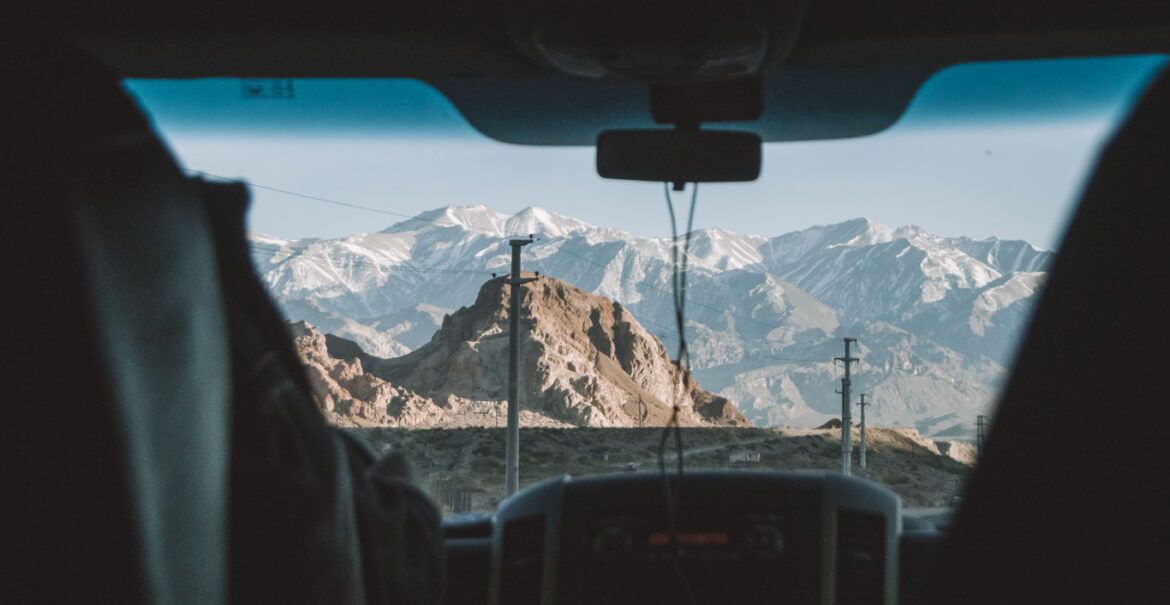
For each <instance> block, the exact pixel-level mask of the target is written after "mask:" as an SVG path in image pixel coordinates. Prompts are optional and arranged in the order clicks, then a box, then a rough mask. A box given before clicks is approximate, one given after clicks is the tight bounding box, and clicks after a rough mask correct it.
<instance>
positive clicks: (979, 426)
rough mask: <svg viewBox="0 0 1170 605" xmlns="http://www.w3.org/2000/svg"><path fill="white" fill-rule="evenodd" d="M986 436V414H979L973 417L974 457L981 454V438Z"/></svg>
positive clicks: (979, 456)
mask: <svg viewBox="0 0 1170 605" xmlns="http://www.w3.org/2000/svg"><path fill="white" fill-rule="evenodd" d="M986 436H987V416H984V415H983V414H980V415H978V416H976V417H975V459H976V460H978V459H979V458H981V457H982V456H983V439H984V437H986Z"/></svg>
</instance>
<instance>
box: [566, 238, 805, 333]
mask: <svg viewBox="0 0 1170 605" xmlns="http://www.w3.org/2000/svg"><path fill="white" fill-rule="evenodd" d="M557 252H564V253H565V254H568V255H569V256H574V257H577V258H579V259H581V260H583V261H585V262H587V263H589V264H591V265H594V266H596V267H600V268H602V269H605V268H606V266H605V265H603V264H601V263H599V262H596V261H594V260H592V259H590V258H586V257H584V256H581V255H580V254H577V253H575V252H573V251H572V250H566V249H565V246H564V245H561V247H560V248H557ZM642 283H643V284H644V285H645V286H646V287H648V288H650V289H651V290H655V291H657V292H659V293H661V294H666V295H668V296H673V293H672V292H670V291H668V290H666V289H664V288H659V287H658V286H656V285H654V284H652V283H649V282H642ZM687 302H688V303H690V304H692V305H697V306H700V307H703V308H705V309H709V310H712V311H717V312H726V311H727V309H725V308H720V307H716V306H714V305H708V304H705V303H701V302H699V301H696V300H688V301H687ZM731 316H732V317H735V318H737V319H742V320H744V321H750V322H753V323H756V324H759V325H761V326H764V327H766V328H771V329H773V330H778V329H781V328H783V326H781V325H777V324H772V323H768V322H766V321H761V320H759V319H756V318H754V317H748V316H746V315H739V314H737V313H732V314H731Z"/></svg>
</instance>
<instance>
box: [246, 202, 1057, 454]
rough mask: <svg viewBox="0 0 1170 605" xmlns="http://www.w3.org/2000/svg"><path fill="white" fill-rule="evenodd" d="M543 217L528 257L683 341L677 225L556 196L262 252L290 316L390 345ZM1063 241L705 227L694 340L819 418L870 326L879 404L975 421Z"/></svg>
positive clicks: (472, 293) (761, 397)
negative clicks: (625, 216)
mask: <svg viewBox="0 0 1170 605" xmlns="http://www.w3.org/2000/svg"><path fill="white" fill-rule="evenodd" d="M529 234H534V235H535V236H536V237H537V238H538V241H537V242H535V243H534V244H532V245H530V246H528V247H526V248H524V269H525V270H526V271H538V272H540V273H543V274H546V275H552V276H555V277H558V278H560V279H563V280H565V281H567V282H569V283H570V284H573V285H574V286H576V287H578V288H581V289H583V290H585V291H587V292H592V293H594V294H598V295H601V296H605V297H608V298H611V299H613V300H615V301H618V302H620V303H621V304H622V305H623V306H624V307H625V308H627V309H628V310H629V311H630V312H631V313H633V314H634V316H635V317H637V319H638V320H639V322H640V323H642V325H644V326H645V327H646V328H647V329H648V330H650V331H652V332H653V333H655V334H656V335H657V336H658V337H659V338H661V339H662V340H663V342H664V343H665V344H666V346H667V349H668V350H669V351H672V352H673V351H674V347H675V346H676V337H675V330H674V323H673V322H674V320H673V315H672V312H671V303H670V287H671V279H670V277H671V274H670V241H669V238H644V237H637V236H634V235H632V234H630V233H628V232H625V231H622V230H618V229H605V228H598V227H594V226H591V225H589V224H587V223H584V222H582V221H579V220H577V219H573V218H569V217H565V216H561V215H558V214H556V213H553V212H550V211H548V210H545V209H541V208H526V209H524V210H522V211H520V212H519V213H517V214H515V215H507V214H503V213H499V212H496V211H494V210H492V209H490V208H486V207H484V206H458V207H446V208H440V209H436V210H432V211H428V212H425V213H423V214H420V215H418V216H417V217H415V218H412V219H407V220H404V221H402V222H399V223H397V224H395V225H392V226H390V227H389V228H387V229H385V230H383V231H381V232H378V233H368V234H360V235H353V236H349V237H345V238H341V239H333V240H321V239H300V240H291V241H290V240H282V239H279V238H274V237H268V236H263V235H253V237H252V244H253V251H254V254H255V260H256V264H257V268H258V269H259V271H260V273H261V274H262V276H263V278H264V280H265V281H266V282H267V284H268V286H269V287H270V289H271V290H272V292H273V294H274V296H275V297H276V299H277V301H278V302H279V304H280V305H281V306H282V307H283V309H284V311H285V313H286V314H287V315H288V318H289V319H291V320H306V321H309V322H311V323H312V324H314V325H316V326H317V327H318V328H320V329H321V330H322V331H324V332H330V333H334V334H337V335H339V336H341V337H344V338H348V339H350V340H353V341H355V342H357V343H358V344H360V345H361V346H362V347H363V348H364V349H365V350H366V351H368V352H369V353H370V354H372V355H375V356H379V357H396V356H400V355H404V354H406V353H408V352H410V351H412V350H415V349H417V348H418V347H420V346H421V345H423V344H425V343H426V342H428V341H429V340H430V338H431V335H432V334H433V333H434V332H435V330H436V329H437V328H438V326H439V325H440V324H441V322H442V319H443V316H444V315H445V314H447V313H450V312H452V311H453V310H455V309H458V308H460V307H463V306H466V305H470V304H471V303H472V302H473V301H474V300H475V299H476V294H477V293H478V292H479V290H480V287H481V286H482V285H483V283H484V282H485V281H486V280H488V279H490V278H491V274H492V273H497V274H503V273H507V272H508V270H509V264H510V248H509V247H508V242H507V240H508V238H509V237H517V236H527V235H529ZM1052 258H1053V254H1052V253H1051V252H1048V251H1044V250H1040V249H1037V248H1036V247H1034V246H1032V245H1030V244H1028V243H1027V242H1022V241H1006V240H998V239H988V240H972V239H968V238H948V237H941V236H937V235H933V234H930V233H928V232H926V231H924V230H922V229H920V228H918V227H913V226H911V227H901V228H897V229H891V228H888V227H885V226H882V225H878V224H876V223H873V222H871V221H869V220H866V219H856V220H851V221H847V222H843V223H839V224H835V225H824V226H816V227H811V228H809V229H805V230H802V231H797V232H794V233H788V234H783V235H779V236H775V237H764V236H758V235H742V234H736V233H731V232H728V231H725V230H722V229H709V230H700V231H696V232H695V233H694V234H692V243H691V254H690V257H689V269H690V272H689V276H688V291H687V301H688V302H687V320H688V328H687V329H688V338H689V347H690V350H691V352H692V360H693V367H694V368H695V370H696V375H697V377H698V378H699V380H700V381H701V383H702V384H703V385H704V387H705V388H707V389H709V390H711V391H714V392H717V393H718V394H720V395H722V396H725V397H727V398H729V399H731V400H732V401H733V402H736V403H737V404H738V405H739V407H740V408H741V409H742V410H743V412H744V414H745V415H747V417H748V418H749V419H751V420H752V421H753V422H755V423H756V424H757V425H785V424H795V425H807V424H812V423H817V424H819V423H821V422H823V421H824V420H825V419H826V418H827V417H829V416H830V415H836V414H839V413H840V396H839V395H836V394H835V393H834V388H835V386H836V385H837V384H838V383H836V382H834V381H835V379H836V378H838V377H839V375H838V373H839V371H840V370H839V368H836V367H835V366H834V364H833V362H832V358H833V357H834V356H839V355H841V338H842V337H844V336H851V337H854V338H857V339H858V340H859V342H860V348H861V355H860V356H861V357H862V359H863V361H862V363H861V366H860V368H857V369H858V370H859V373H858V374H857V375H856V379H855V380H854V384H855V385H856V390H857V391H858V392H863V391H864V392H869V393H871V394H872V395H873V400H874V405H873V407H871V408H870V410H869V411H868V414H869V417H870V418H872V419H873V421H874V422H875V423H880V424H912V425H915V426H917V427H918V428H920V429H922V430H924V432H927V433H935V432H940V431H952V432H955V431H958V432H963V431H964V430H966V429H967V428H969V426H970V423H971V420H972V419H973V418H974V416H975V415H977V414H979V413H984V412H985V411H986V410H987V408H988V406H989V405H990V404H991V403H992V401H993V398H994V396H995V393H996V392H997V389H998V387H999V384H1000V383H1001V382H1002V380H1003V378H1004V374H1005V370H1004V366H1005V364H1007V363H1010V359H1011V356H1012V354H1013V351H1014V347H1015V345H1016V342H1017V340H1018V338H1019V337H1020V335H1021V330H1022V328H1023V326H1024V325H1026V322H1027V319H1028V317H1029V314H1030V311H1031V308H1032V304H1033V302H1034V301H1035V299H1036V295H1037V293H1038V291H1039V288H1040V287H1041V285H1042V283H1043V278H1044V275H1045V273H1044V272H1045V271H1046V270H1047V267H1048V265H1049V263H1050V262H1051V260H1052Z"/></svg>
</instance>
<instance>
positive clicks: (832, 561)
mask: <svg viewBox="0 0 1170 605" xmlns="http://www.w3.org/2000/svg"><path fill="white" fill-rule="evenodd" d="M667 489H671V490H675V496H674V502H673V506H674V510H675V514H674V515H669V514H667V510H668V506H667V501H666V498H667V496H666V494H667V491H666V490H667ZM899 532H900V517H899V501H898V498H897V496H896V495H895V494H894V493H893V492H891V491H889V490H888V489H886V488H885V487H882V486H880V485H877V484H874V483H871V482H869V481H866V480H863V479H857V478H851V477H844V476H842V475H838V474H833V473H804V472H791V473H782V472H769V473H760V472H750V473H746V472H745V473H741V472H727V471H722V472H694V473H687V474H685V475H684V476H683V478H682V479H681V480H679V479H678V478H677V477H675V476H673V475H671V476H670V477H669V487H668V486H667V485H666V484H665V482H664V479H663V477H662V476H661V475H659V474H658V473H631V474H623V475H608V476H596V477H585V478H570V477H559V478H555V479H550V480H548V481H545V482H543V483H540V484H537V485H534V486H532V487H530V488H528V489H526V490H523V491H521V492H519V493H517V494H516V495H514V496H513V497H512V498H509V499H508V500H506V501H504V502H503V503H502V504H501V505H500V508H499V511H498V513H497V517H496V524H495V526H494V530H493V536H492V577H491V594H492V602H493V603H496V604H498V605H503V604H505V603H509V604H511V603H521V604H529V603H530V604H538V603H539V604H546V605H551V604H554V603H556V604H578V603H579V604H584V603H591V604H593V603H596V604H613V605H625V604H634V603H639V604H641V603H658V602H668V601H673V602H682V603H688V602H695V603H737V604H743V605H751V604H754V603H826V604H827V603H878V604H881V603H894V601H895V595H896V594H897V586H896V582H897V557H898V549H897V544H898V542H897V540H898V534H899Z"/></svg>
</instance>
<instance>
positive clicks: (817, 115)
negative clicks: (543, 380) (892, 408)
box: [0, 0, 1170, 605]
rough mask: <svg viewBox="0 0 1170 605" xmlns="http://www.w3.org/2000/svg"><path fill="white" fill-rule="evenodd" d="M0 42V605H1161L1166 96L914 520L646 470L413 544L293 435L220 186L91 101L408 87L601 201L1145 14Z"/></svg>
mask: <svg viewBox="0 0 1170 605" xmlns="http://www.w3.org/2000/svg"><path fill="white" fill-rule="evenodd" d="M0 14H2V15H3V19H2V20H0V28H2V29H3V32H4V53H3V57H2V58H0V65H2V66H3V67H2V68H0V74H2V79H3V82H4V83H5V86H4V89H3V91H2V92H0V120H3V121H4V123H5V128H4V129H3V132H4V133H5V136H4V139H3V140H4V142H3V145H4V146H5V148H6V153H5V156H4V157H6V158H7V161H6V162H4V166H3V168H2V170H3V173H4V182H5V184H6V187H5V194H4V201H3V211H2V215H0V216H2V219H0V251H2V253H0V264H2V266H3V267H4V269H3V273H2V276H3V282H4V292H5V296H4V298H5V305H4V306H5V308H6V312H5V313H4V314H3V319H2V320H0V326H2V327H0V337H2V338H3V339H4V348H5V353H4V355H3V356H2V358H3V361H2V362H0V374H2V376H3V380H2V387H0V388H2V392H3V398H4V400H5V401H6V402H7V406H6V409H7V413H6V417H5V421H4V422H3V426H4V429H3V438H2V439H0V441H2V442H3V446H2V447H3V454H4V471H3V477H4V484H5V486H6V487H7V489H6V490H5V491H6V494H7V495H6V496H5V497H4V506H3V507H2V510H3V511H5V513H6V514H5V519H4V521H3V533H2V534H0V544H3V546H2V547H0V548H2V549H3V552H4V556H3V561H4V564H3V566H0V569H2V571H0V595H3V596H0V600H2V601H4V602H10V603H67V602H99V603H221V602H228V601H231V602H239V603H301V602H304V603H310V602H311V603H374V602H377V603H384V602H385V603H390V602H412V603H413V602H419V603H423V602H426V603H437V602H443V603H449V604H452V605H462V604H468V605H470V604H486V603H493V604H500V605H503V604H506V603H517V604H520V603H544V604H553V603H559V604H573V603H666V602H679V603H841V604H845V603H885V604H893V603H903V604H917V603H939V604H942V603H1037V602H1054V603H1058V602H1059V603H1104V602H1111V603H1112V602H1132V603H1155V602H1165V600H1166V599H1167V598H1170V583H1168V582H1167V581H1166V579H1165V571H1164V568H1165V565H1164V564H1165V562H1166V560H1167V556H1166V549H1167V548H1168V547H1170V532H1168V531H1167V529H1166V523H1165V521H1164V520H1161V521H1160V519H1162V518H1163V517H1164V516H1165V513H1166V510H1167V505H1168V504H1170V489H1168V484H1170V473H1167V472H1166V470H1167V469H1166V467H1167V465H1166V463H1165V458H1164V457H1163V456H1161V455H1160V452H1161V450H1163V449H1164V448H1162V447H1161V441H1162V440H1163V435H1162V430H1163V428H1164V427H1165V426H1167V425H1168V424H1170V412H1168V411H1167V410H1168V409H1170V406H1167V405H1165V404H1164V403H1162V402H1161V401H1160V400H1159V398H1160V391H1161V389H1160V385H1159V384H1158V383H1156V382H1154V381H1153V380H1152V378H1153V377H1155V376H1157V375H1158V374H1159V373H1160V372H1159V370H1157V368H1158V367H1161V366H1162V365H1163V360H1162V357H1161V355H1160V353H1158V351H1159V350H1160V349H1161V347H1162V346H1164V343H1165V342H1167V341H1168V340H1170V325H1168V323H1167V321H1166V318H1167V310H1168V309H1170V271H1168V270H1167V267H1170V246H1168V245H1167V242H1166V234H1167V233H1170V210H1168V208H1167V205H1168V204H1170V154H1168V153H1167V145H1168V142H1170V75H1168V74H1167V73H1166V72H1163V73H1162V74H1160V75H1158V76H1156V77H1155V78H1154V79H1153V80H1152V81H1151V83H1150V84H1149V85H1148V86H1147V87H1146V89H1145V90H1144V92H1142V94H1141V95H1140V98H1139V99H1138V100H1137V102H1136V103H1135V105H1134V106H1133V108H1132V110H1131V111H1130V113H1129V115H1128V116H1127V117H1126V118H1125V119H1124V121H1123V122H1122V125H1121V127H1120V128H1119V129H1118V130H1117V131H1116V133H1115V134H1114V135H1113V136H1112V138H1111V139H1110V141H1109V142H1108V143H1107V145H1106V146H1105V147H1104V149H1103V151H1102V152H1101V154H1100V155H1099V157H1098V158H1097V160H1096V162H1095V165H1094V166H1093V168H1092V169H1091V170H1090V172H1089V174H1088V175H1087V178H1086V181H1085V185H1084V187H1083V190H1082V193H1081V195H1080V198H1079V202H1078V203H1077V206H1076V210H1075V212H1074V215H1073V218H1072V220H1071V221H1070V222H1069V224H1068V226H1067V230H1066V232H1065V234H1064V236H1063V239H1062V243H1061V244H1060V246H1059V254H1058V255H1057V260H1056V261H1055V263H1054V266H1053V268H1052V270H1051V273H1050V275H1049V277H1048V280H1047V283H1046V285H1045V288H1044V292H1043V296H1042V298H1041V300H1040V302H1039V304H1038V306H1037V308H1036V311H1035V314H1034V317H1033V320H1032V323H1031V325H1030V326H1029V328H1028V329H1027V332H1026V336H1025V337H1024V340H1023V344H1022V345H1021V347H1020V349H1019V351H1018V354H1017V357H1016V362H1015V364H1014V366H1013V367H1012V368H1011V372H1010V379H1009V380H1008V382H1007V385H1006V387H1005V389H1004V391H1003V394H1002V396H1001V400H1000V402H999V404H998V412H997V413H996V415H995V419H994V424H993V426H992V427H991V431H990V434H989V436H988V439H987V441H986V445H985V448H984V450H983V452H982V453H981V456H980V460H979V464H978V466H977V467H976V468H975V469H974V470H973V471H972V473H971V475H970V477H969V480H968V482H967V485H966V488H965V491H964V494H963V496H962V499H961V502H960V503H959V505H958V507H957V509H956V510H955V512H954V515H953V516H948V517H945V518H944V517H939V518H930V517H909V516H904V515H903V514H902V510H901V506H900V503H899V501H898V497H897V496H896V495H895V494H894V493H893V492H891V491H890V490H888V489H886V488H884V487H882V486H880V485H877V484H873V483H870V482H867V481H865V480H862V479H857V478H851V477H846V476H842V475H841V474H838V473H832V472H807V473H801V472H791V473H788V472H720V471H702V472H687V473H685V474H679V475H673V470H671V469H668V468H666V466H665V465H664V467H663V470H662V473H661V476H660V474H659V473H653V472H652V473H632V474H619V475H607V476H595V477H569V476H564V477H558V478H553V479H549V480H547V481H544V482H542V483H539V484H538V485H535V486H531V487H528V488H525V489H523V490H521V491H520V492H519V493H517V494H515V495H513V496H511V497H509V498H507V499H506V500H504V501H503V502H502V503H501V504H500V505H499V507H498V508H497V509H496V510H495V511H494V513H493V514H491V515H479V516H461V517H460V516H457V517H448V518H445V519H443V520H442V521H441V522H440V521H438V520H437V519H432V518H430V517H429V516H428V515H427V514H425V513H423V512H420V511H421V510H422V509H420V508H419V507H417V506H415V503H417V501H419V500H420V499H425V496H424V495H422V494H421V492H418V490H413V489H412V488H410V487H408V486H402V485H399V484H396V483H395V484H391V483H389V482H382V483H379V482H378V481H377V480H371V481H367V480H366V479H365V477H367V474H368V470H367V469H369V468H372V467H373V466H374V461H373V455H372V454H371V453H369V452H365V451H364V450H363V449H362V448H361V446H360V445H354V444H348V445H346V444H344V443H342V444H339V442H338V441H337V440H336V439H334V438H333V437H332V436H329V435H328V434H326V433H325V432H324V431H325V422H324V420H323V419H322V418H321V417H320V415H319V414H317V413H316V412H315V408H314V407H313V406H312V404H311V402H310V401H308V400H307V399H306V398H305V397H304V396H303V393H305V392H307V391H308V386H307V384H308V383H307V378H305V376H304V373H303V371H301V370H300V365H299V363H298V361H297V359H296V356H295V353H294V352H293V350H292V347H291V344H290V343H289V337H288V335H287V334H286V333H285V331H284V329H283V327H282V326H281V323H280V318H279V314H278V312H277V310H276V308H275V307H274V306H273V304H272V302H271V301H270V300H269V298H268V296H267V294H266V293H265V292H264V289H263V287H262V285H261V283H260V281H259V280H258V279H257V278H256V276H255V274H254V272H253V271H252V269H251V268H250V264H249V263H250V261H249V257H248V252H247V249H246V246H245V243H244V242H245V239H244V237H245V236H244V215H245V213H246V208H247V205H248V191H247V188H246V186H245V185H243V184H225V183H219V182H212V181H209V180H205V179H202V178H200V177H192V176H190V175H189V174H187V173H186V172H185V171H184V169H183V167H181V166H180V165H179V164H178V162H177V161H176V159H175V158H174V156H173V155H172V153H171V151H170V150H169V148H168V147H167V144H166V143H165V141H163V140H162V139H161V138H160V137H159V136H158V134H157V132H156V129H155V127H154V125H153V124H152V123H151V121H150V119H149V117H147V115H146V114H145V113H144V112H143V111H142V109H141V108H139V107H138V106H137V104H136V103H135V102H134V100H133V99H132V98H131V97H130V96H128V95H127V94H126V92H125V91H124V90H123V88H122V85H121V81H122V80H124V79H130V78H151V79H193V78H212V77H216V78H390V77H395V78H401V77H409V78H417V79H419V80H422V81H424V82H426V83H428V84H430V85H432V86H434V87H435V88H436V89H437V90H439V91H441V92H442V93H443V95H445V96H446V97H447V98H448V99H449V100H450V101H451V103H452V104H453V105H454V106H455V107H456V108H457V109H458V111H459V112H460V113H461V114H462V115H463V116H464V117H465V118H466V120H467V121H468V122H469V123H470V124H471V125H472V126H474V128H475V129H477V130H478V131H479V132H481V133H483V134H484V135H486V136H487V137H490V138H491V139H494V140H497V141H501V142H505V143H509V144H514V145H523V146H596V147H597V170H598V172H599V173H600V174H601V175H602V176H607V177H611V178H621V179H636V180H646V181H658V182H665V183H668V184H671V185H674V186H675V187H676V188H679V187H681V186H682V184H683V183H688V182H696V183H697V182H700V181H701V182H724V181H735V182H738V181H751V180H753V179H754V178H755V177H756V175H758V174H759V170H760V167H759V162H760V145H761V142H763V143H774V142H799V141H822V140H831V139H843V138H850V137H863V136H868V135H873V134H875V133H879V132H882V131H883V130H885V129H887V128H889V127H890V126H891V125H892V124H894V123H895V122H897V120H898V119H899V118H900V117H901V116H902V115H903V114H904V113H905V111H906V110H907V108H908V106H909V105H910V103H911V100H912V98H913V96H914V94H915V92H916V91H918V90H919V88H920V87H921V86H922V84H923V83H924V82H925V81H926V80H927V79H928V78H929V77H930V76H931V75H932V74H935V73H937V72H939V71H940V70H942V69H944V68H947V67H950V66H953V65H958V64H963V63H969V62H974V61H1002V60H1019V59H1051V58H1071V57H1104V56H1126V55H1156V54H1166V53H1170V3H1167V2H1163V1H1157V0H1114V1H1112V2H1103V1H1096V0H1069V1H1067V2H1063V3H1060V4H1059V5H1055V4H1049V3H1028V2H1011V1H1007V0H985V1H982V2H974V1H970V0H936V1H934V2H915V1H912V0H888V1H883V2H876V1H868V0H778V1H775V2H769V1H767V0H725V1H714V0H675V1H668V0H659V1H646V2H635V1H632V0H624V1H623V0H576V1H573V2H567V1H561V0H544V1H541V0H507V1H499V2H491V1H479V2H477V1H473V0H429V1H427V2H420V1H407V2H394V1H391V0H384V1H375V0H342V1H338V2H318V1H312V0H285V1H284V2H272V1H269V0H234V1H232V2H224V1H213V2H191V1H180V2H170V3H149V2H142V1H139V0H110V1H107V2H89V1H81V0H38V1H35V2H34V1H28V0H25V1H16V2H12V3H8V4H6V5H5V6H4V7H3V8H0ZM781 211H783V210H782V209H781V208H778V209H777V212H781ZM258 402H259V403H258ZM1102 408H1106V409H1107V412H1108V413H1106V414H1101V413H1092V414H1091V413H1089V412H1090V411H1091V410H1097V411H1099V410H1101V409H1102ZM1159 460H1162V461H1163V462H1159ZM668 474H670V475H671V478H668V480H667V481H666V482H663V480H662V477H667V475H668ZM428 524H437V526H438V527H439V530H438V532H437V533H428V531H426V529H425V528H426V527H427V526H428ZM420 528H424V529H420ZM370 536H374V537H372V538H371V537H370ZM428 549H429V550H432V551H433V552H435V553H437V555H436V556H437V557H438V559H437V560H434V561H432V560H430V559H428V558H427V557H425V556H417V555H416V553H419V552H424V551H427V550H428Z"/></svg>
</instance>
